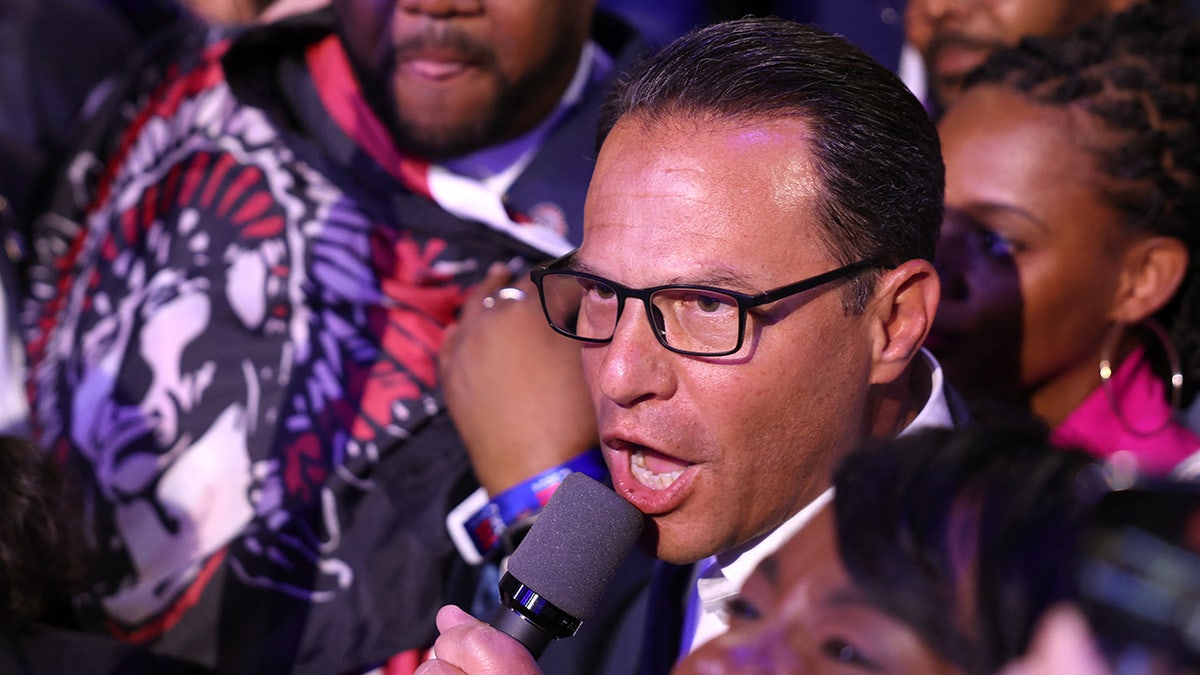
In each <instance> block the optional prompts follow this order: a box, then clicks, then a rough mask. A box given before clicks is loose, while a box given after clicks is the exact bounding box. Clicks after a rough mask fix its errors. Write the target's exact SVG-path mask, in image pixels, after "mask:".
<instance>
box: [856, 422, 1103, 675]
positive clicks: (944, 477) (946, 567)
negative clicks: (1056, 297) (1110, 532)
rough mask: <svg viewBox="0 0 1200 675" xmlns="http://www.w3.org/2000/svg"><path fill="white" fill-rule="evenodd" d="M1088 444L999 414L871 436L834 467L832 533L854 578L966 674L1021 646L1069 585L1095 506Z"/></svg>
mask: <svg viewBox="0 0 1200 675" xmlns="http://www.w3.org/2000/svg"><path fill="white" fill-rule="evenodd" d="M1093 466H1095V465H1094V461H1093V459H1092V458H1091V457H1089V456H1088V455H1086V454H1084V453H1082V452H1077V451H1064V450H1060V449H1056V448H1052V447H1051V446H1050V445H1049V444H1048V443H1047V432H1046V430H1045V428H1044V427H1042V426H1040V425H1038V424H1036V423H1034V422H1032V421H1022V422H1019V423H1017V422H1011V421H1009V422H1005V423H1002V424H1001V423H997V424H988V425H981V426H976V427H974V428H968V429H966V430H958V431H955V430H945V429H937V430H929V431H925V432H922V433H918V434H914V435H911V436H905V437H903V438H899V439H896V440H894V441H888V442H885V443H879V444H874V445H871V446H868V447H867V448H865V449H863V450H861V451H859V452H856V453H853V454H851V455H849V456H848V457H847V458H846V459H845V460H844V461H843V463H842V465H841V466H840V468H839V469H838V470H837V472H836V474H835V478H834V485H835V487H836V490H837V498H836V499H834V509H835V513H836V520H837V534H838V546H839V549H840V552H841V556H842V561H843V563H844V564H845V566H846V569H847V571H848V572H849V574H850V576H851V578H852V579H853V580H854V582H855V583H856V584H857V585H858V586H860V587H861V588H862V589H863V590H864V592H865V593H866V594H867V596H868V597H869V598H870V599H871V601H872V602H873V603H874V604H875V605H877V606H878V607H879V608H880V609H882V610H883V611H885V612H887V613H889V614H891V615H893V616H894V617H896V618H897V619H899V620H900V621H902V622H904V623H905V624H907V625H909V626H911V627H912V628H913V629H914V630H915V631H916V632H917V633H918V634H919V635H920V636H921V638H922V639H923V640H924V641H925V643H926V644H928V645H929V646H930V647H932V648H933V649H934V650H935V651H937V652H938V653H939V654H941V655H942V656H943V657H945V658H946V659H948V660H950V661H951V662H953V663H955V664H957V665H958V666H960V667H961V668H962V669H963V670H964V671H966V672H967V673H972V674H974V673H993V672H995V671H996V670H998V669H999V668H1000V667H1001V666H1002V665H1003V664H1005V663H1007V662H1008V661H1009V660H1011V659H1012V658H1014V657H1016V656H1018V655H1020V654H1023V653H1024V652H1025V651H1026V649H1027V648H1028V645H1029V641H1030V638H1031V636H1032V634H1033V630H1034V628H1035V626H1036V623H1037V620H1038V619H1039V617H1040V616H1041V615H1042V613H1043V612H1044V611H1045V610H1046V609H1047V608H1048V607H1049V606H1050V605H1052V604H1054V603H1055V602H1058V601H1060V600H1064V599H1068V598H1073V597H1076V595H1077V593H1076V584H1075V576H1074V564H1073V563H1074V556H1075V555H1076V552H1077V548H1078V542H1079V540H1080V539H1081V537H1082V535H1083V532H1084V527H1085V525H1086V523H1087V519H1088V516H1089V514H1090V513H1091V509H1092V505H1091V503H1090V502H1089V501H1088V500H1086V499H1081V498H1078V497H1077V493H1076V489H1077V488H1078V487H1080V486H1081V485H1083V483H1085V482H1086V481H1084V478H1086V477H1088V476H1092V475H1095V474H1093V473H1092V472H1091V471H1084V469H1085V468H1088V467H1093Z"/></svg>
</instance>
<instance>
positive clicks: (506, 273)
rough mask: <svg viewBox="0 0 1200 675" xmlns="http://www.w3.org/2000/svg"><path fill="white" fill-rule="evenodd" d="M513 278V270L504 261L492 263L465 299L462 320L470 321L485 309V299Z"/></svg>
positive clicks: (460, 318) (461, 314)
mask: <svg viewBox="0 0 1200 675" xmlns="http://www.w3.org/2000/svg"><path fill="white" fill-rule="evenodd" d="M511 280H512V272H511V271H510V270H509V269H508V267H506V266H505V265H504V263H498V262H496V263H492V264H491V266H490V267H488V271H487V274H486V275H485V276H484V277H483V279H482V280H481V281H480V282H479V283H477V284H475V285H474V286H472V287H471V289H470V290H469V291H468V292H467V295H466V297H465V298H464V299H463V308H462V312H461V313H460V315H459V320H460V321H469V320H470V318H471V317H472V316H474V315H475V314H478V313H479V312H480V311H482V310H483V309H484V306H483V301H484V298H487V297H489V296H491V295H494V294H495V293H496V291H499V290H500V289H501V288H504V287H505V286H507V285H508V283H509V282H510V281H511Z"/></svg>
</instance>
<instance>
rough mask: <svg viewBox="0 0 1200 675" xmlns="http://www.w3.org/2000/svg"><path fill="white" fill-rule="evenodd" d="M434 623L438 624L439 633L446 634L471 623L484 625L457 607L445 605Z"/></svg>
mask: <svg viewBox="0 0 1200 675" xmlns="http://www.w3.org/2000/svg"><path fill="white" fill-rule="evenodd" d="M434 622H435V623H436V624H437V629H438V632H439V633H445V632H446V631H448V630H450V629H451V628H454V627H455V626H461V625H464V624H471V623H482V622H481V621H479V620H478V619H476V618H475V617H473V616H471V615H470V614H467V613H466V612H464V611H463V610H462V609H460V608H458V607H456V606H455V605H444V606H443V607H442V608H441V609H439V610H438V613H437V617H436V618H435V619H434Z"/></svg>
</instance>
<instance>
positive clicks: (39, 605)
mask: <svg viewBox="0 0 1200 675" xmlns="http://www.w3.org/2000/svg"><path fill="white" fill-rule="evenodd" d="M76 505H77V502H76V501H75V500H73V499H72V498H71V497H70V496H69V494H68V493H67V491H66V490H65V489H64V483H63V481H62V480H61V478H60V474H59V472H58V471H57V469H56V467H55V466H54V465H53V464H52V463H50V462H49V461H48V460H46V459H45V457H44V456H43V455H42V454H41V453H40V452H39V451H38V450H37V449H35V448H34V447H33V445H32V444H30V443H29V442H27V441H25V440H23V439H19V438H14V437H0V631H5V632H7V631H10V630H15V629H19V628H23V627H26V626H28V625H30V624H32V623H33V622H35V621H41V620H46V619H48V618H50V617H49V616H48V615H49V614H50V613H51V612H52V611H56V610H60V609H62V607H64V606H65V605H66V603H67V602H68V598H69V597H70V593H71V591H73V590H74V589H75V586H76V585H77V583H78V582H79V580H80V578H81V573H82V567H83V561H84V554H83V552H82V540H81V538H80V537H79V536H78V533H77V532H76V531H75V529H74V527H73V524H74V523H76V522H78V521H77V519H76V518H71V517H70V514H72V513H73V509H74V507H75V506H76Z"/></svg>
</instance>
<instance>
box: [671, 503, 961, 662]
mask: <svg viewBox="0 0 1200 675" xmlns="http://www.w3.org/2000/svg"><path fill="white" fill-rule="evenodd" d="M729 610H730V615H731V617H730V621H731V623H730V629H729V631H728V632H727V633H725V634H724V635H722V636H720V637H718V638H715V639H714V640H712V641H711V642H708V643H706V644H705V645H704V646H702V647H700V648H699V649H697V650H696V651H695V652H694V653H692V654H691V655H690V656H688V657H687V658H686V659H684V660H683V662H681V663H680V664H679V666H678V667H677V668H676V670H675V673H676V674H677V675H685V674H692V675H717V674H720V673H914V674H916V673H922V674H932V675H936V674H937V673H959V672H960V671H959V670H958V669H956V668H954V667H953V666H951V665H950V664H948V663H946V662H944V661H942V660H940V659H939V658H938V657H937V656H936V655H935V654H934V652H933V651H932V650H931V649H929V648H928V647H926V646H925V644H924V643H923V642H921V640H920V638H918V637H917V634H916V633H915V632H913V631H912V630H910V629H909V628H908V627H907V626H905V625H904V624H902V623H900V622H899V621H896V620H895V619H892V618H891V617H890V616H888V615H887V614H885V613H883V612H882V611H880V610H879V609H876V608H875V607H874V606H873V605H871V604H870V603H869V602H868V601H867V599H866V597H864V596H863V594H862V592H861V591H859V590H858V589H857V588H856V587H855V586H854V585H853V584H852V583H851V581H850V578H849V576H848V575H847V574H846V570H845V569H844V568H843V567H842V563H841V560H840V558H839V557H838V551H837V545H836V535H835V532H834V521H833V512H832V510H831V509H830V508H825V509H823V510H822V511H821V512H820V513H819V514H818V515H817V516H816V517H815V518H814V519H813V520H812V521H811V522H809V523H808V524H807V525H806V526H805V527H804V528H803V529H802V530H801V531H800V532H798V533H797V534H796V535H795V536H793V537H792V539H791V540H790V541H789V542H788V543H787V544H785V545H784V546H783V548H781V549H780V550H779V551H778V552H776V553H775V554H774V555H773V556H771V557H770V558H767V559H766V560H765V561H763V563H762V564H760V565H759V566H758V569H756V570H755V572H754V574H753V575H752V576H751V577H750V579H749V580H748V581H747V582H746V585H745V587H744V588H743V589H742V592H741V593H740V595H739V597H738V599H737V600H735V601H734V602H733V603H732V604H731V605H730V607H729Z"/></svg>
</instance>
